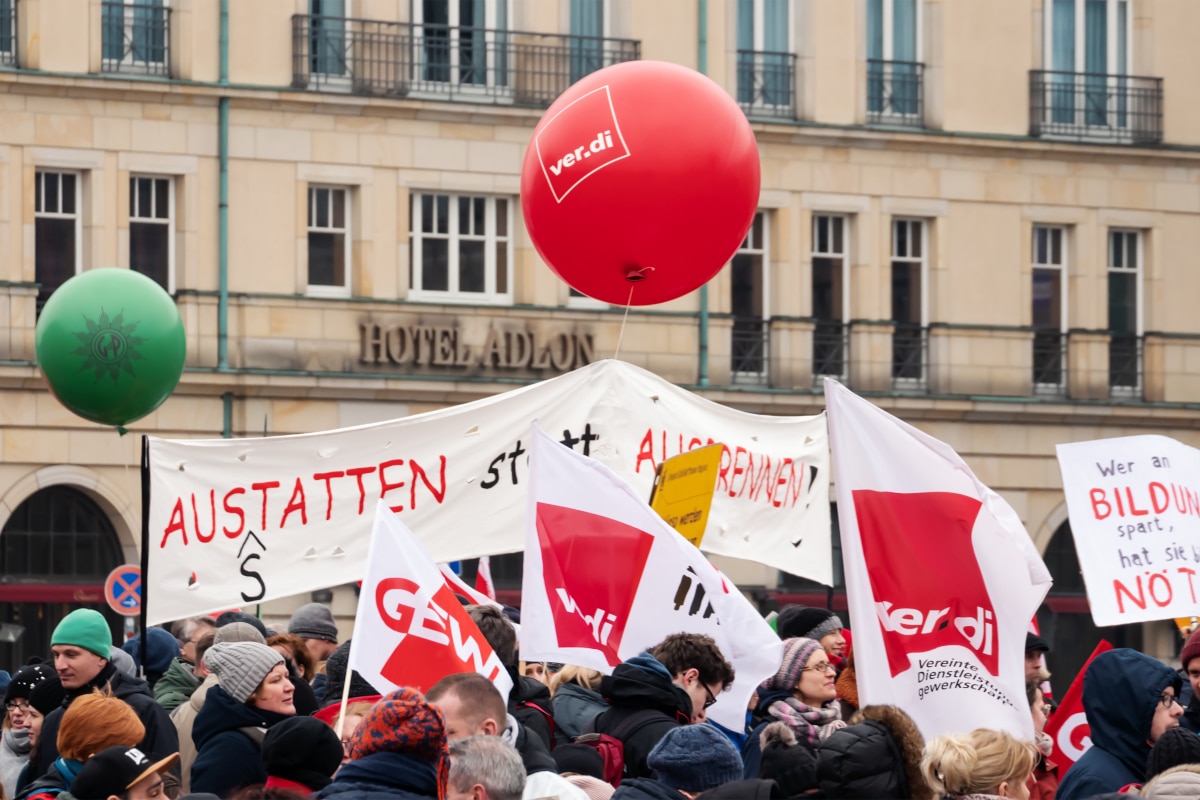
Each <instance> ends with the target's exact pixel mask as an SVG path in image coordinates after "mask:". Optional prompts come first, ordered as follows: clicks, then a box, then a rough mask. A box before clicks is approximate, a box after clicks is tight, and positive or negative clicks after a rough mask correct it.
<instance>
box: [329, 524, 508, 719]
mask: <svg viewBox="0 0 1200 800" xmlns="http://www.w3.org/2000/svg"><path fill="white" fill-rule="evenodd" d="M350 668H351V669H356V670H358V672H359V674H360V675H362V676H363V678H365V679H366V680H367V682H368V683H370V684H371V685H372V686H374V687H375V688H376V689H378V690H379V691H381V692H383V693H384V694H387V693H388V692H389V691H391V690H393V689H396V688H399V687H401V686H411V687H412V688H414V689H416V690H417V691H420V692H425V691H427V690H428V689H429V687H430V686H433V684H435V683H437V682H438V681H439V680H441V679H442V678H444V677H445V676H446V675H450V674H453V673H457V672H478V673H479V674H480V675H483V676H484V677H486V678H488V679H489V680H491V681H492V683H493V684H494V685H495V686H496V688H497V689H499V690H500V694H501V695H503V696H504V697H505V699H506V700H507V698H508V693H509V691H510V690H511V689H512V679H511V678H510V677H509V675H508V671H507V670H506V669H505V668H504V665H503V664H501V663H500V659H499V658H498V657H497V656H496V654H495V653H494V652H492V648H491V646H490V645H489V644H488V643H487V640H486V639H484V638H483V634H481V633H480V632H479V628H478V627H477V626H476V625H475V623H474V621H472V619H471V617H470V616H469V615H468V614H467V612H466V610H465V609H464V608H463V606H462V604H461V603H460V602H458V600H457V599H456V598H455V597H454V587H452V586H451V585H450V584H449V583H448V582H447V581H446V579H445V577H444V576H443V575H442V573H441V570H439V569H438V567H437V565H436V564H434V562H433V559H432V558H431V557H430V556H429V553H428V552H427V551H426V550H425V547H424V545H422V544H421V542H420V540H419V539H417V537H416V536H414V535H413V534H412V532H411V531H410V530H409V529H408V528H407V527H405V525H404V523H403V522H401V521H400V520H399V519H398V518H397V517H396V515H395V514H394V513H393V512H392V510H391V509H389V508H388V507H387V504H386V503H384V502H380V503H379V504H378V507H377V508H376V509H375V525H374V528H373V530H372V531H371V544H370V548H369V550H368V555H367V575H366V578H365V579H364V580H363V584H362V591H361V593H360V594H359V597H358V613H357V614H356V615H355V617H354V638H353V640H352V641H351V644H350Z"/></svg>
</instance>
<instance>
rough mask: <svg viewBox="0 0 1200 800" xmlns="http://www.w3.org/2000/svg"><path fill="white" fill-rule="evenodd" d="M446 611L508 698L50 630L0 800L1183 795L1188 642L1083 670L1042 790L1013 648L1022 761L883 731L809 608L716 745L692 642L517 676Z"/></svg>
mask: <svg viewBox="0 0 1200 800" xmlns="http://www.w3.org/2000/svg"><path fill="white" fill-rule="evenodd" d="M467 610H468V612H469V613H470V615H471V617H472V619H473V620H474V621H475V623H476V624H477V625H478V627H479V629H480V632H481V633H482V634H483V636H484V638H486V639H487V641H488V643H489V644H490V645H491V647H492V649H493V650H494V651H495V653H496V654H497V656H498V657H499V658H500V659H501V661H502V662H503V663H504V664H505V665H506V667H507V669H508V671H509V674H510V676H511V678H512V682H513V689H512V690H511V692H510V693H509V696H508V697H507V698H505V697H504V696H503V695H502V694H501V693H500V691H499V690H498V689H497V688H496V687H495V685H494V684H493V683H492V682H491V681H490V680H488V679H487V678H485V677H483V676H482V675H479V674H475V673H461V674H451V675H446V676H444V677H443V678H442V679H441V680H440V681H438V682H437V683H436V684H434V685H433V686H431V687H428V689H427V690H426V691H425V692H424V693H422V692H419V691H416V690H414V689H411V688H401V689H398V690H395V691H391V692H388V693H386V694H382V693H381V692H379V691H378V690H377V689H376V687H373V686H371V685H370V684H369V683H368V682H367V681H365V680H364V679H363V678H362V676H360V675H359V674H358V673H357V672H355V671H353V670H350V669H349V668H348V660H349V647H350V642H349V641H348V640H347V641H340V639H339V632H338V626H337V623H336V621H335V619H334V617H333V615H332V613H331V612H330V611H329V609H328V608H327V607H325V606H322V605H320V604H315V603H313V604H309V605H305V606H303V607H301V608H300V609H299V610H298V611H297V612H296V613H295V615H294V616H293V617H292V619H291V620H290V621H289V623H288V625H287V626H286V630H279V631H275V630H271V629H268V628H267V627H266V626H265V625H264V624H263V622H262V621H261V620H259V619H258V618H256V617H254V616H251V615H248V614H244V613H240V612H230V613H227V614H223V615H221V616H219V617H217V618H215V619H213V618H210V617H195V618H190V619H185V620H181V621H179V622H176V623H174V624H173V625H170V626H164V627H155V628H152V629H150V630H148V631H146V638H145V653H143V652H142V649H141V648H142V640H141V637H136V638H134V639H132V640H130V641H127V642H125V643H124V644H122V645H121V646H120V647H118V646H116V645H115V644H114V643H113V640H112V635H111V632H110V629H109V625H108V623H107V621H106V620H105V618H104V617H103V616H102V615H101V614H100V613H98V612H96V611H93V610H90V609H80V610H77V611H73V612H71V613H70V614H69V615H67V616H66V617H65V618H63V619H62V620H61V621H60V622H59V624H58V625H57V626H56V628H55V629H54V633H53V636H52V639H51V652H50V653H48V654H47V658H46V660H41V659H31V663H28V664H26V665H25V666H22V667H20V668H19V669H16V670H15V671H13V672H11V673H9V672H6V671H3V670H0V690H2V691H3V692H4V699H5V709H6V714H5V717H4V723H3V738H2V741H0V800H49V798H59V799H60V800H146V799H147V798H179V797H185V798H192V799H193V800H200V799H201V798H203V799H204V800H213V799H214V798H219V800H295V799H296V798H306V797H314V798H337V799H338V800H415V799H416V798H437V799H438V800H466V799H467V798H469V799H470V800H535V799H541V798H547V799H549V798H559V799H560V800H609V799H610V798H611V800H683V798H704V800H722V798H730V799H737V798H747V799H754V798H764V800H766V799H768V798H808V799H811V798H864V800H865V799H868V798H869V799H870V800H882V799H886V798H913V799H914V800H940V799H941V798H953V799H954V800H990V799H991V798H1000V797H1003V798H1019V799H1020V800H1027V799H1029V798H1032V800H1050V798H1055V797H1057V798H1059V799H1060V800H1082V799H1083V798H1092V797H1098V798H1105V797H1110V796H1111V797H1122V796H1142V797H1150V798H1160V799H1162V798H1181V797H1200V735H1197V731H1198V730H1200V633H1196V634H1193V635H1192V636H1191V637H1190V638H1189V639H1188V641H1187V643H1186V645H1185V646H1184V648H1183V652H1182V658H1181V661H1182V669H1181V670H1178V671H1177V670H1174V669H1172V668H1170V667H1167V666H1165V665H1164V664H1163V663H1162V662H1160V661H1157V660H1155V659H1152V658H1150V657H1148V656H1146V655H1144V654H1142V653H1139V652H1136V651H1133V650H1128V649H1116V650H1111V651H1109V652H1106V653H1103V654H1101V655H1100V656H1098V657H1096V658H1095V659H1094V660H1093V661H1092V663H1091V665H1090V666H1089V667H1088V670H1087V673H1086V676H1085V680H1084V686H1083V705H1084V708H1085V711H1086V715H1087V720H1088V722H1089V724H1090V726H1091V741H1092V747H1091V748H1090V749H1088V750H1087V751H1086V752H1085V753H1084V754H1083V756H1082V757H1081V758H1080V759H1079V761H1078V762H1076V763H1075V764H1074V765H1073V766H1071V768H1070V769H1069V771H1067V772H1066V773H1065V775H1062V776H1060V775H1059V770H1058V766H1057V765H1056V764H1055V763H1054V761H1053V758H1052V753H1053V747H1052V743H1051V742H1050V741H1049V737H1048V736H1047V735H1046V734H1045V731H1044V727H1045V724H1046V720H1047V717H1048V714H1049V713H1050V708H1051V703H1050V701H1049V698H1048V697H1047V696H1046V693H1045V692H1044V689H1045V687H1046V686H1047V683H1046V681H1047V679H1048V678H1049V675H1048V673H1047V672H1046V671H1045V667H1044V663H1045V662H1044V657H1043V656H1044V653H1045V652H1046V651H1047V650H1048V648H1047V646H1046V643H1045V642H1044V641H1043V640H1041V639H1040V638H1039V637H1037V636H1034V635H1030V636H1029V637H1028V639H1027V641H1026V689H1027V698H1026V699H1027V700H1028V702H1029V713H1030V717H1031V720H1032V723H1033V729H1034V731H1035V734H1036V738H1035V741H1034V742H1025V741H1021V740H1019V739H1017V738H1014V737H1013V736H1011V735H1010V734H1008V733H1006V732H1003V731H998V730H991V729H987V728H978V729H975V730H970V731H966V732H963V733H961V734H959V735H953V736H939V737H936V738H934V739H932V740H930V741H928V742H926V741H925V740H924V739H923V738H922V736H921V733H920V731H919V730H918V729H917V726H916V725H915V724H914V723H913V721H912V719H911V718H910V717H909V716H908V715H907V714H906V713H905V712H904V711H903V710H902V709H900V708H897V707H895V706H888V705H866V706H862V707H860V703H859V697H858V692H857V686H856V680H855V670H854V657H853V653H852V648H851V642H850V636H849V631H847V630H845V629H844V626H843V624H842V621H841V620H840V619H839V618H838V617H837V615H835V614H834V613H833V612H832V611H829V610H826V609H820V608H809V607H803V606H788V607H785V608H784V609H783V610H782V611H781V612H780V613H779V615H778V616H777V617H775V618H774V619H773V624H774V626H775V628H776V631H777V633H778V634H779V636H780V638H781V639H782V658H781V660H780V664H779V668H778V670H777V671H776V673H775V674H774V675H772V676H771V677H769V678H768V679H767V680H765V681H764V682H763V683H762V684H761V685H760V686H759V687H758V689H757V691H756V692H755V693H754V695H753V697H752V700H751V702H750V704H749V707H748V708H747V710H746V717H745V725H744V726H742V727H741V728H740V729H738V730H730V729H727V728H724V727H722V726H720V725H717V724H716V723H715V722H712V721H710V720H708V719H707V717H706V711H707V709H709V708H710V707H711V706H712V705H713V704H714V703H715V702H716V700H717V698H718V697H719V696H720V695H721V693H722V692H723V691H724V690H725V689H726V688H728V687H729V686H730V685H731V684H732V683H733V681H734V678H735V672H734V667H733V666H732V665H731V664H730V663H729V661H728V660H727V659H726V658H725V657H724V656H723V655H722V653H721V651H720V650H719V649H718V648H717V646H716V644H715V642H714V641H713V640H712V639H711V638H709V637H707V636H703V635H698V634H689V633H677V634H673V635H671V636H668V637H667V638H666V639H664V640H663V641H661V642H659V643H657V644H655V645H654V646H652V647H650V648H648V649H647V650H646V651H644V652H642V653H640V654H639V655H637V656H635V657H633V658H630V659H629V660H627V661H625V662H624V663H622V664H620V665H618V666H617V667H616V668H615V669H614V670H613V671H612V674H610V675H601V674H600V673H599V672H595V671H593V670H589V669H586V668H582V667H578V666H574V665H562V664H547V663H536V662H535V663H526V662H523V661H520V660H519V654H518V651H517V636H516V629H515V627H514V624H513V619H511V617H516V616H517V613H518V612H516V610H515V609H507V608H506V609H504V610H501V609H499V608H497V607H493V606H485V605H478V606H468V607H467ZM5 683H6V684H7V685H6V686H5V685H4V684H5ZM344 698H346V699H345V701H344V702H343V699H344ZM1060 778H1061V780H1060Z"/></svg>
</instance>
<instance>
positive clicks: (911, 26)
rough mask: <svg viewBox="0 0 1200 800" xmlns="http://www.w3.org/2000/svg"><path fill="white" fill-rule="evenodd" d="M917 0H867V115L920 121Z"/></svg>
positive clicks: (920, 67) (869, 117) (872, 119)
mask: <svg viewBox="0 0 1200 800" xmlns="http://www.w3.org/2000/svg"><path fill="white" fill-rule="evenodd" d="M920 16H921V4H920V2H919V0H867V119H868V121H870V122H878V121H881V120H882V119H884V118H888V121H890V122H905V123H912V124H920V122H921V72H922V66H923V65H922V64H921V63H920V52H921V47H920V44H921V37H920V30H921V19H920Z"/></svg>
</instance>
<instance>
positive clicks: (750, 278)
mask: <svg viewBox="0 0 1200 800" xmlns="http://www.w3.org/2000/svg"><path fill="white" fill-rule="evenodd" d="M767 233H768V231H767V215H766V214H765V213H764V212H762V211H759V212H758V213H757V214H755V215H754V222H753V223H752V224H751V225H750V230H749V231H747V232H746V238H745V240H743V242H742V246H741V247H739V248H738V250H737V252H736V253H735V254H734V256H733V261H732V262H731V263H730V269H729V272H730V298H729V300H730V303H729V306H730V312H731V313H732V314H733V333H732V336H733V340H732V345H733V346H732V348H731V353H732V363H731V369H732V371H733V374H734V376H735V378H737V377H740V376H744V377H751V378H753V377H762V376H765V375H766V373H767V365H768V363H769V362H768V360H767V359H768V355H769V354H768V352H767V345H768V341H769V338H770V332H771V331H770V323H769V321H768V318H769V312H768V309H769V306H768V300H767V298H768V296H769V295H768V294H767V291H768V289H767V276H768V272H767V264H768V263H770V262H769V260H768V252H767Z"/></svg>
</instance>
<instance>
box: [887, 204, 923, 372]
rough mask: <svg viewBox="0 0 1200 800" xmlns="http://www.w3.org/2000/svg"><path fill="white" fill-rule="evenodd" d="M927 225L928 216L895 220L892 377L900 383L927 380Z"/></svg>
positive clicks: (893, 235)
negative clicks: (926, 217) (923, 218)
mask: <svg viewBox="0 0 1200 800" xmlns="http://www.w3.org/2000/svg"><path fill="white" fill-rule="evenodd" d="M927 227H928V226H926V224H925V221H924V220H919V219H897V220H892V320H893V322H894V323H895V329H894V331H893V332H892V377H893V378H894V379H895V380H896V383H897V385H899V386H904V385H906V384H907V385H909V386H913V387H916V386H923V384H924V381H925V339H926V331H925V326H926V324H927V323H928V315H927V313H926V296H927V287H926V285H925V284H926V280H927V278H928V259H927V253H928V247H927Z"/></svg>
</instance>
